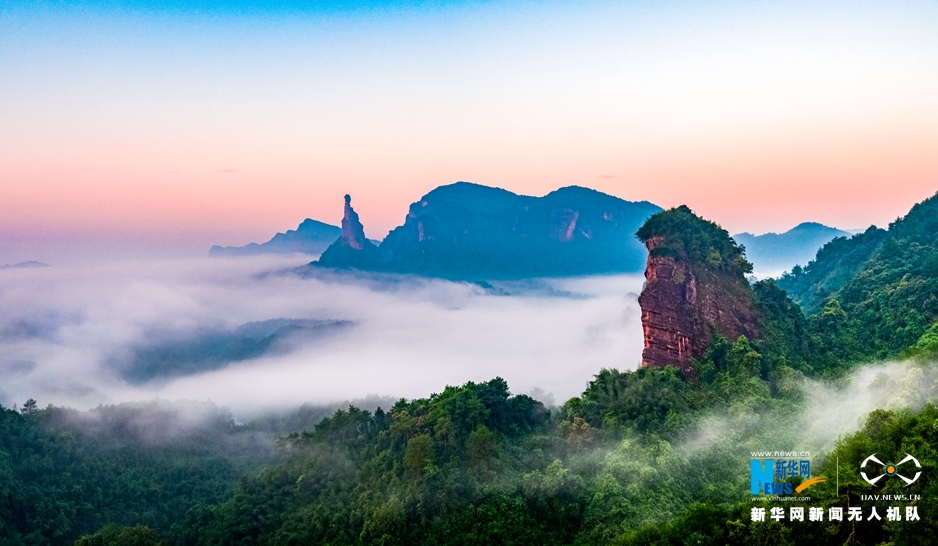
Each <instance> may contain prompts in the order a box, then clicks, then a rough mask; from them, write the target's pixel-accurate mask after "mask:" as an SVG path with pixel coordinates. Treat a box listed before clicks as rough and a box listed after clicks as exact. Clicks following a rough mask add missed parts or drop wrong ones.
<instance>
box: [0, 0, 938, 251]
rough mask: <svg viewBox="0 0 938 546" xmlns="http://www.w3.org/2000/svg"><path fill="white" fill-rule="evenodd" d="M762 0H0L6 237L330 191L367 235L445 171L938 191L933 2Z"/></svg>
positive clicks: (524, 182)
mask: <svg viewBox="0 0 938 546" xmlns="http://www.w3.org/2000/svg"><path fill="white" fill-rule="evenodd" d="M755 4H757V3H753V2H732V1H727V2H717V1H709V2H668V1H665V2H629V3H620V2H582V3H574V2H445V1H443V2H404V3H400V2H311V3H307V2H274V3H260V2H187V1H178V2H145V1H139V2H129V3H122V2H51V3H46V2H8V1H4V0H0V263H6V262H15V261H22V260H27V259H44V260H55V259H56V258H57V257H58V258H61V257H64V256H66V255H68V254H69V253H71V254H75V253H79V252H97V253H106V252H119V251H126V250H127V249H144V250H147V251H161V252H166V253H177V254H178V253H183V254H185V253H189V254H198V255H202V254H204V253H205V252H206V251H207V249H208V246H210V245H211V244H215V243H218V244H226V245H231V244H239V245H240V244H245V243H247V242H249V241H258V242H260V241H263V240H266V239H268V238H269V237H270V236H271V235H272V234H273V233H274V232H277V231H283V230H285V229H289V228H292V227H295V226H296V224H298V223H299V222H300V221H301V220H302V219H303V218H306V217H313V218H316V219H320V220H323V221H327V222H331V223H338V221H339V219H340V218H341V208H342V195H343V194H345V193H350V194H351V195H352V197H353V204H354V206H355V207H356V210H357V211H358V212H359V214H360V215H361V218H362V221H363V222H364V224H365V229H366V232H367V233H368V235H369V236H371V237H375V238H381V237H383V236H384V235H385V234H386V233H387V231H388V230H389V229H391V228H392V227H394V226H396V225H398V224H400V223H401V222H402V221H403V218H404V215H405V213H406V210H407V205H408V204H409V203H410V202H412V201H415V200H417V199H418V198H419V197H420V196H421V195H423V194H424V193H426V192H428V191H429V190H431V189H432V188H434V187H436V186H438V185H441V184H447V183H451V182H454V181H457V180H469V181H473V182H478V183H481V184H486V185H492V186H500V187H504V188H507V189H510V190H512V191H515V192H518V193H526V194H533V195H543V194H545V193H547V192H549V191H551V190H553V189H556V188H558V187H560V186H565V185H571V184H578V185H583V186H589V187H592V188H596V189H599V190H602V191H605V192H607V193H611V194H614V195H617V196H619V197H622V198H625V199H629V200H643V199H644V200H649V201H652V202H654V203H657V204H659V205H661V206H665V207H668V206H676V205H679V204H682V203H683V204H687V205H689V206H690V207H691V208H693V209H694V210H695V211H697V212H698V213H700V214H702V215H704V216H706V217H708V218H710V219H713V220H715V221H717V222H719V223H720V224H722V225H723V226H724V227H726V228H727V229H728V230H730V231H731V232H738V231H744V230H745V231H751V232H755V233H762V232H766V231H780V230H785V229H788V228H790V227H792V226H794V225H795V224H797V223H799V222H802V221H807V220H811V221H820V222H824V223H826V224H829V225H834V226H837V227H841V228H847V229H850V228H860V227H865V226H867V225H869V224H871V223H876V224H878V225H885V224H887V223H888V222H889V221H891V220H894V219H895V218H896V217H897V216H899V215H901V214H904V213H905V212H906V211H907V210H908V209H909V208H910V207H911V205H912V204H913V203H915V202H917V201H920V200H922V199H924V198H926V197H928V196H930V195H932V194H934V193H935V191H936V190H938V32H936V30H935V29H938V3H936V2H934V1H933V0H929V1H922V2H843V1H837V2H822V1H808V2H760V3H758V5H755ZM82 249H88V250H82ZM63 259H64V258H63Z"/></svg>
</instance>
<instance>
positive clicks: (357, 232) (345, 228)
mask: <svg viewBox="0 0 938 546" xmlns="http://www.w3.org/2000/svg"><path fill="white" fill-rule="evenodd" d="M342 240H343V241H344V242H345V244H346V245H348V247H349V248H351V249H353V250H361V249H363V248H365V243H366V242H368V241H367V239H365V227H364V226H363V225H362V223H361V222H360V221H359V220H358V213H357V212H355V209H353V208H352V196H351V195H348V194H346V195H345V212H344V213H343V216H342Z"/></svg>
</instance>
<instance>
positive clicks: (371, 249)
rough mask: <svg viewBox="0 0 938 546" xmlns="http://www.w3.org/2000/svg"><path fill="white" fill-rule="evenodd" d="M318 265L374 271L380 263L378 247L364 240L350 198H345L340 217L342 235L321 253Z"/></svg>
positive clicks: (360, 224)
mask: <svg viewBox="0 0 938 546" xmlns="http://www.w3.org/2000/svg"><path fill="white" fill-rule="evenodd" d="M316 263H318V264H320V265H324V266H329V267H354V268H358V269H374V268H376V267H378V266H379V265H380V263H381V260H380V253H379V252H378V247H376V246H375V244H374V243H372V242H371V241H369V240H368V239H367V238H365V227H364V226H363V225H362V223H361V221H359V219H358V213H357V212H355V209H353V208H352V198H351V196H349V195H346V196H345V211H344V213H343V215H342V235H341V236H340V237H339V238H338V239H337V240H336V241H335V242H334V243H332V244H331V245H330V246H329V248H327V249H326V250H325V252H323V253H322V256H320V257H319V261H318V262H316Z"/></svg>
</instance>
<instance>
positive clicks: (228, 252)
mask: <svg viewBox="0 0 938 546" xmlns="http://www.w3.org/2000/svg"><path fill="white" fill-rule="evenodd" d="M341 234H342V230H341V229H339V228H338V227H336V226H332V225H329V224H326V223H323V222H320V221H318V220H313V219H311V218H307V219H306V220H303V222H302V223H300V225H299V226H297V228H296V229H295V230H293V229H291V230H289V231H287V232H286V233H278V234H276V235H274V236H273V238H272V239H270V240H269V241H267V242H266V243H262V244H257V243H250V244H247V245H245V246H219V245H215V246H213V247H212V248H211V249H210V250H209V252H208V255H209V256H253V255H256V254H289V253H291V252H299V253H302V254H316V255H318V254H321V253H322V252H323V251H324V250H326V248H328V247H329V245H331V244H332V243H333V242H334V241H335V240H336V239H338V238H339V235H341Z"/></svg>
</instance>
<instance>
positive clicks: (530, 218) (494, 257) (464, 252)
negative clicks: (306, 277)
mask: <svg viewBox="0 0 938 546" xmlns="http://www.w3.org/2000/svg"><path fill="white" fill-rule="evenodd" d="M661 210H662V209H661V207H658V206H657V205H654V204H652V203H649V202H647V201H641V202H630V201H625V200H623V199H619V198H618V197H614V196H611V195H607V194H605V193H602V192H598V191H596V190H591V189H588V188H583V187H579V186H569V187H565V188H560V189H558V190H556V191H553V192H551V193H549V194H547V195H545V196H543V197H531V196H526V195H518V194H515V193H512V192H510V191H508V190H504V189H501V188H493V187H488V186H482V185H479V184H473V183H469V182H457V183H454V184H449V185H445V186H440V187H438V188H436V189H434V190H432V191H431V192H430V193H428V194H426V195H424V196H423V197H422V198H421V199H420V200H418V201H416V202H415V203H413V204H412V205H411V206H410V208H409V210H408V213H407V216H406V218H405V220H404V224H403V225H401V226H399V227H397V228H395V229H393V230H392V231H391V232H390V233H389V234H388V236H387V237H386V238H385V239H384V241H383V242H382V243H381V245H380V246H375V245H373V244H368V241H366V240H364V236H363V230H362V226H361V222H360V221H359V219H358V215H357V214H356V213H355V211H354V209H352V207H351V201H350V198H349V197H348V196H346V206H345V218H344V219H343V224H342V232H343V236H342V238H340V239H339V240H338V241H336V242H335V243H334V244H333V245H332V246H330V247H329V249H327V250H326V251H325V252H323V254H322V256H321V257H320V259H319V261H318V262H315V265H318V266H325V267H354V268H357V269H363V270H370V271H387V272H395V273H411V274H417V275H425V276H431V277H442V278H451V279H470V280H474V279H483V278H526V277H538V276H574V275H589V274H600V273H624V272H639V271H641V270H642V269H643V268H644V266H645V260H646V257H647V252H646V250H645V247H644V245H643V244H642V243H641V242H640V241H638V239H637V238H636V237H635V232H636V231H637V230H638V228H639V227H640V226H641V225H642V224H643V223H644V222H645V220H646V219H647V218H648V217H649V216H651V215H652V214H654V213H656V212H659V211H661Z"/></svg>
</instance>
